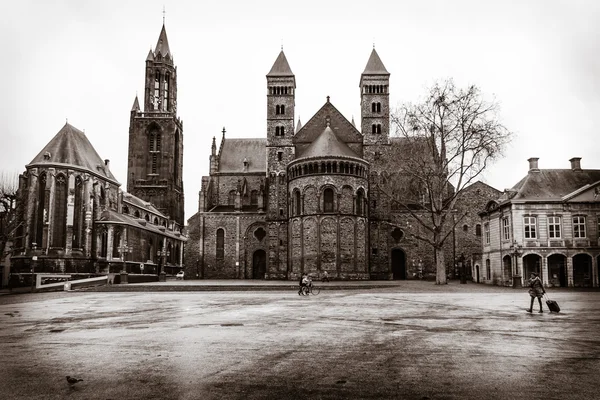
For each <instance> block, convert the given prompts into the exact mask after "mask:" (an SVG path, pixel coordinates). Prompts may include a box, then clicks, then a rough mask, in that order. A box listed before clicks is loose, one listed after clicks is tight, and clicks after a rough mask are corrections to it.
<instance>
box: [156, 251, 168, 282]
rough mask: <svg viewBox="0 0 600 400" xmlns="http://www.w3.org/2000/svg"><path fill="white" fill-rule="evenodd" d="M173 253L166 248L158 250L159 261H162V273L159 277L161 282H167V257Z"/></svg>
mask: <svg viewBox="0 0 600 400" xmlns="http://www.w3.org/2000/svg"><path fill="white" fill-rule="evenodd" d="M170 254H171V253H170V252H169V251H168V250H166V249H163V250H158V251H157V252H156V255H157V256H158V257H159V259H158V261H159V263H160V275H159V277H158V280H159V282H166V280H167V274H166V273H165V257H169V255H170Z"/></svg>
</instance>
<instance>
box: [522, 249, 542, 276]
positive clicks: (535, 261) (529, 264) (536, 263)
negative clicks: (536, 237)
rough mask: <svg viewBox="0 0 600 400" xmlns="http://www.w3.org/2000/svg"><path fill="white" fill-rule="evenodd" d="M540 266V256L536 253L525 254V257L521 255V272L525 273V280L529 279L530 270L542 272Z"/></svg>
mask: <svg viewBox="0 0 600 400" xmlns="http://www.w3.org/2000/svg"><path fill="white" fill-rule="evenodd" d="M541 266H542V258H541V257H540V256H538V255H537V254H527V255H526V256H525V257H523V273H524V274H525V276H524V277H523V278H524V279H525V281H527V279H529V277H530V276H531V273H532V272H536V273H538V274H540V273H541V272H542V269H541ZM540 278H541V275H540Z"/></svg>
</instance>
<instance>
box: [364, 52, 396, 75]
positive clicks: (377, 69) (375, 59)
mask: <svg viewBox="0 0 600 400" xmlns="http://www.w3.org/2000/svg"><path fill="white" fill-rule="evenodd" d="M389 74H390V73H389V72H388V70H387V69H385V65H383V62H382V61H381V58H379V54H377V51H375V49H373V51H372V52H371V56H370V57H369V61H367V66H366V67H365V70H364V71H363V75H389Z"/></svg>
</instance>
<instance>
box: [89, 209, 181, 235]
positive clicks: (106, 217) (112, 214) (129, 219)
mask: <svg viewBox="0 0 600 400" xmlns="http://www.w3.org/2000/svg"><path fill="white" fill-rule="evenodd" d="M96 223H117V224H125V225H129V226H132V227H134V228H138V229H143V230H146V231H149V232H153V233H156V234H159V235H163V236H168V237H170V238H173V239H177V240H181V241H184V242H185V241H187V238H186V237H185V236H183V235H181V234H180V233H179V232H174V231H170V230H168V229H164V227H163V226H159V225H154V224H151V223H150V222H148V221H146V220H145V219H141V218H136V217H134V216H132V215H128V214H121V213H118V212H116V211H114V210H105V211H102V215H101V216H100V220H99V221H96ZM163 229H164V230H163Z"/></svg>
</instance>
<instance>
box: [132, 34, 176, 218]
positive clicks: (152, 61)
mask: <svg viewBox="0 0 600 400" xmlns="http://www.w3.org/2000/svg"><path fill="white" fill-rule="evenodd" d="M182 172H183V122H182V121H181V119H179V117H178V116H177V68H176V67H175V65H174V63H173V54H172V53H171V50H170V49H169V41H168V39H167V31H166V29H165V26H164V24H163V27H162V30H161V31H160V35H159V37H158V42H157V43H156V48H155V49H154V51H152V49H150V52H149V53H148V57H146V80H145V87H144V110H143V111H142V110H140V106H139V101H138V98H137V96H136V98H135V101H134V103H133V107H132V109H131V118H130V124H129V163H128V167H127V191H128V192H129V193H131V194H133V195H135V196H137V197H139V198H141V199H144V200H146V201H149V202H151V203H152V204H154V205H155V206H156V208H157V209H158V210H159V211H160V212H162V213H163V214H165V215H167V216H169V217H170V218H171V219H173V220H175V221H176V222H177V223H178V224H179V225H180V226H183V225H184V195H183V176H182Z"/></svg>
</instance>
